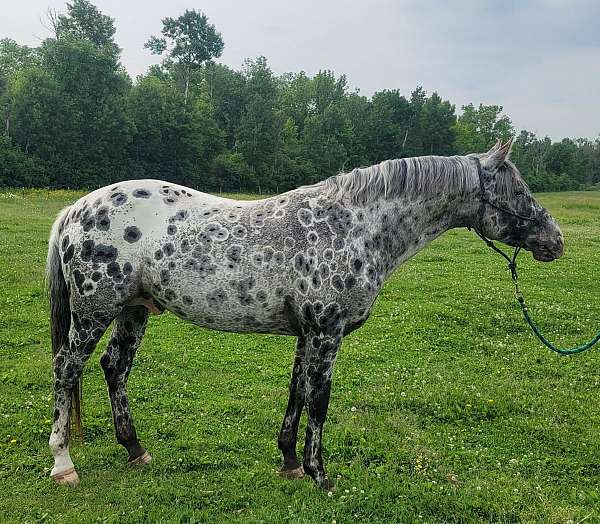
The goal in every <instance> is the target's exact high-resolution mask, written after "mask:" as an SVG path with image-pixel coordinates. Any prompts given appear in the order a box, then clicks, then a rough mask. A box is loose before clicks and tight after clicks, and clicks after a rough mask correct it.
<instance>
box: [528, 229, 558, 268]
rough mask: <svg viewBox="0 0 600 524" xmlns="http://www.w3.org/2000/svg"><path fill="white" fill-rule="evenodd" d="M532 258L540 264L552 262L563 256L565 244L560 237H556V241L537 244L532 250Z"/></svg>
mask: <svg viewBox="0 0 600 524" xmlns="http://www.w3.org/2000/svg"><path fill="white" fill-rule="evenodd" d="M531 251H532V253H533V258H535V259H536V260H539V261H540V262H552V260H556V259H558V258H560V257H562V256H563V253H564V251H565V242H564V240H563V237H562V235H559V236H558V237H556V240H550V241H546V242H544V243H543V244H538V245H537V246H535V247H534V248H533V249H532V250H531Z"/></svg>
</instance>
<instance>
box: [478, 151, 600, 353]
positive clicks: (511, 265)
mask: <svg viewBox="0 0 600 524" xmlns="http://www.w3.org/2000/svg"><path fill="white" fill-rule="evenodd" d="M474 160H475V163H476V164H477V174H478V175H479V192H480V195H479V199H480V204H479V212H478V222H479V229H481V230H482V224H483V217H484V215H485V206H486V205H488V206H491V207H493V208H495V209H497V210H498V211H501V212H502V213H506V214H507V215H511V216H513V217H516V218H520V219H521V220H526V221H528V222H531V223H532V224H535V223H539V221H540V220H539V218H538V217H526V216H524V215H520V214H519V213H515V212H514V211H511V210H510V209H506V208H505V207H503V206H500V205H498V204H496V203H495V202H492V201H491V200H489V199H488V198H487V197H486V196H485V187H484V184H483V178H482V176H481V162H480V161H479V159H478V158H475V159H474ZM467 229H468V230H469V231H470V230H471V228H470V227H467ZM472 229H473V230H474V231H475V233H476V234H477V236H478V237H479V238H481V240H483V241H484V242H485V244H486V245H487V246H488V247H490V248H492V249H493V250H494V251H495V252H496V253H498V254H499V255H502V256H503V257H504V259H505V260H506V261H507V262H508V269H509V270H510V274H511V277H512V281H513V284H514V286H515V297H516V299H517V302H518V303H519V306H521V311H522V312H523V317H524V318H525V321H526V322H527V324H528V325H529V327H530V328H531V330H532V331H533V333H534V334H535V336H536V337H537V338H538V339H539V340H540V341H541V342H542V344H544V345H545V346H546V347H547V348H548V349H550V350H552V351H554V352H555V353H558V354H559V355H575V354H576V353H582V352H584V351H587V350H588V349H591V348H592V347H593V346H595V345H596V344H598V343H599V342H600V331H598V333H596V335H595V336H594V337H592V339H591V340H589V341H588V342H586V343H584V344H581V345H579V346H575V347H573V348H559V347H558V346H555V345H554V344H553V343H552V342H550V341H549V340H548V339H547V338H546V337H545V336H544V334H543V333H542V331H541V329H540V328H539V327H538V325H537V324H536V323H535V322H534V321H533V319H532V318H531V315H530V314H529V308H528V307H527V304H525V297H523V293H521V290H520V288H519V275H518V274H517V255H518V254H519V252H520V251H521V246H517V247H515V251H514V253H513V255H512V257H510V256H509V255H507V254H506V253H505V252H504V251H502V250H501V249H500V248H499V247H497V246H496V245H495V244H494V243H493V242H492V241H491V240H490V239H489V238H487V237H486V236H485V235H484V234H483V233H482V232H481V231H478V229H477V228H472Z"/></svg>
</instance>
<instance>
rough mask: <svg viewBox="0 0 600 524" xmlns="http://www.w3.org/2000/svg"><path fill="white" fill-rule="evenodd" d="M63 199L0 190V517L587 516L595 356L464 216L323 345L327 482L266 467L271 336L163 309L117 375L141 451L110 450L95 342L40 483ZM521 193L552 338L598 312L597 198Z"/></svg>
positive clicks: (594, 484) (280, 351)
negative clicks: (64, 431)
mask: <svg viewBox="0 0 600 524" xmlns="http://www.w3.org/2000/svg"><path fill="white" fill-rule="evenodd" d="M76 196H77V195H76V194H74V193H67V192H53V193H46V192H28V193H26V194H25V198H23V195H21V193H19V194H16V195H13V194H11V193H7V192H5V193H0V279H1V280H0V282H1V286H0V519H3V520H4V521H7V522H21V521H22V522H124V523H134V522H135V523H138V522H203V521H211V522H225V521H241V522H294V523H296V522H306V523H313V522H334V521H335V522H337V523H342V522H382V523H383V522H386V523H389V522H415V521H422V522H448V521H450V522H458V521H461V522H464V521H469V522H470V521H494V522H522V521H525V522H582V521H585V522H600V491H599V488H600V385H599V380H600V351H599V350H592V351H590V352H587V353H584V354H581V355H578V356H575V357H571V358H565V357H559V356H557V355H555V354H553V353H550V352H549V351H548V350H547V349H545V348H543V347H541V346H540V345H539V343H537V342H536V340H535V339H534V338H533V337H532V335H531V334H530V333H529V332H528V330H527V329H526V327H525V324H524V322H523V320H522V318H521V316H520V312H519V311H518V308H517V305H516V303H515V302H514V300H513V296H512V291H511V286H510V278H509V276H508V274H507V271H506V269H505V265H504V264H503V263H502V262H501V260H500V259H499V257H497V256H496V255H494V254H493V253H492V252H491V251H490V250H488V249H486V247H485V246H484V245H483V243H482V242H481V241H479V240H478V239H477V238H476V237H475V235H474V234H472V233H469V232H467V231H464V230H460V231H458V230H457V231H452V232H449V233H447V234H446V235H445V236H443V237H442V238H440V239H438V240H437V241H436V242H434V243H433V244H432V245H431V246H430V247H429V248H427V249H426V250H425V251H423V252H422V253H420V254H419V255H418V256H417V257H415V258H414V259H413V260H412V261H410V262H409V263H407V264H406V265H404V266H402V267H401V268H400V269H399V270H398V272H397V273H396V274H395V276H394V277H393V278H392V279H391V280H390V281H389V282H388V283H387V285H386V286H385V288H384V290H383V293H382V295H381V296H380V298H379V300H378V302H377V303H376V307H375V309H374V312H373V314H372V315H371V318H370V319H369V321H368V322H367V323H366V324H365V326H364V327H363V328H362V329H360V330H358V331H356V332H355V333H353V334H352V335H350V336H349V337H347V339H346V340H345V342H344V345H343V347H342V351H341V354H340V356H339V359H338V363H337V366H336V373H335V377H334V385H333V391H332V401H331V405H330V410H329V417H328V422H327V424H326V426H325V447H324V453H325V460H326V466H328V468H329V473H330V475H331V476H332V477H333V478H337V488H338V489H337V490H336V492H335V493H334V494H333V495H331V496H329V495H328V494H327V493H323V492H321V491H319V490H318V489H317V488H316V487H315V486H314V485H313V483H312V482H311V481H310V480H308V479H304V480H302V481H295V482H292V481H286V480H283V479H281V478H280V477H279V476H278V475H277V470H278V469H279V467H280V455H279V451H278V450H277V442H276V440H277V432H278V430H279V426H280V423H281V419H282V417H283V413H284V410H285V406H286V402H287V385H288V376H289V372H290V367H291V362H292V357H293V347H294V341H293V339H291V338H286V337H275V336H258V335H257V336H252V335H235V334H225V333H219V332H215V331H207V330H204V329H200V328H197V327H194V326H192V325H189V324H186V323H184V322H183V321H181V320H179V319H177V318H176V317H174V316H173V315H171V314H165V315H163V316H161V317H153V318H152V319H151V321H150V325H149V328H148V330H147V334H146V337H145V338H144V342H143V344H142V347H141V348H140V350H139V353H138V357H137V360H136V363H135V365H134V368H133V372H132V374H131V378H130V381H129V392H130V398H131V401H132V407H133V414H134V417H135V420H136V426H137V429H138V434H139V435H140V438H141V440H142V443H143V444H145V445H146V447H147V448H148V450H149V451H150V452H151V453H152V455H153V456H154V458H155V461H154V463H153V464H151V465H150V466H149V467H147V468H146V469H145V470H141V471H138V470H132V469H130V468H128V467H127V466H126V463H125V462H126V453H125V451H124V449H123V448H121V447H120V446H118V445H117V444H116V441H115V438H114V435H113V428H112V422H111V416H110V406H109V402H108V396H107V393H106V388H105V384H104V380H103V375H102V371H101V368H100V365H99V362H98V361H99V357H100V354H101V352H102V350H101V349H100V348H98V350H97V351H96V353H95V354H94V356H93V357H92V359H91V361H90V363H89V364H88V366H87V367H86V370H85V374H84V429H85V436H86V438H85V441H84V442H83V443H75V444H74V445H73V446H72V451H71V454H72V457H73V460H74V462H75V464H76V466H77V468H78V471H79V474H80V476H81V479H82V483H81V485H80V486H79V487H77V488H74V489H69V488H65V487H58V486H55V485H54V484H53V483H52V482H51V481H50V479H49V477H48V471H49V468H50V467H51V465H52V459H51V456H50V452H49V449H48V446H47V440H48V434H49V429H50V418H51V413H52V407H51V399H52V393H51V357H50V343H49V334H48V333H49V332H48V320H47V313H46V300H45V295H44V287H43V268H44V260H45V256H46V249H47V235H48V231H49V228H50V224H51V222H52V220H53V218H54V216H55V214H56V213H57V211H58V210H59V209H60V208H61V207H62V206H64V205H65V204H67V203H69V202H71V201H72V200H73V199H74V198H75V197H76ZM540 200H541V201H542V203H543V204H545V205H546V206H547V207H548V208H549V209H550V210H551V212H552V213H553V214H554V216H555V217H556V218H557V219H558V221H559V223H560V224H561V226H562V228H563V232H564V234H565V239H566V253H565V256H564V257H563V258H562V259H561V260H559V261H558V262H554V263H552V264H542V263H538V262H535V261H533V260H532V258H531V256H530V255H529V254H525V255H523V256H522V258H521V261H520V263H521V279H522V287H523V291H524V293H525V295H526V297H527V298H528V300H529V302H530V306H531V309H532V313H533V315H534V316H535V318H536V319H537V320H538V322H539V323H540V324H541V325H542V326H543V327H544V328H545V330H546V332H547V334H548V335H549V337H550V338H552V339H555V340H558V341H560V342H561V343H564V344H565V345H568V344H573V343H576V342H580V341H583V340H585V339H588V338H590V337H591V336H592V334H593V333H595V332H596V330H598V329H599V328H600V289H599V284H600V193H593V192H587V193H562V194H544V195H540ZM301 432H302V433H303V429H301ZM300 440H301V441H303V439H302V438H301V439H300Z"/></svg>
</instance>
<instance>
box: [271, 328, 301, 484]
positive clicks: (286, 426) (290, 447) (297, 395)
mask: <svg viewBox="0 0 600 524" xmlns="http://www.w3.org/2000/svg"><path fill="white" fill-rule="evenodd" d="M305 353H306V339H305V338H304V337H303V336H300V337H298V342H297V345H296V356H295V358H294V367H293V368H292V377H291V379H290V398H289V400H288V405H287V409H286V412H285V417H284V419H283V424H282V425H281V431H280V433H279V438H278V441H277V443H278V446H279V449H280V450H281V452H282V453H283V467H282V468H281V476H282V477H285V478H289V479H295V478H302V477H303V476H304V470H303V469H302V465H301V464H300V462H299V461H298V457H297V456H296V442H297V440H298V424H299V422H300V416H301V415H302V410H303V409H304V392H305V369H304V358H305Z"/></svg>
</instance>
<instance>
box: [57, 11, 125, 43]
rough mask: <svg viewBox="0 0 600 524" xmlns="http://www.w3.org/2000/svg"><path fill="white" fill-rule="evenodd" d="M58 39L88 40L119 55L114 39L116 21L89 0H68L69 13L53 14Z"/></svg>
mask: <svg viewBox="0 0 600 524" xmlns="http://www.w3.org/2000/svg"><path fill="white" fill-rule="evenodd" d="M51 21H52V24H53V26H54V32H55V35H56V38H57V39H60V38H64V37H71V38H73V39H75V40H87V41H88V42H91V43H92V44H93V45H94V46H95V47H96V48H98V49H104V50H106V51H109V52H111V53H113V54H114V55H118V54H119V52H120V49H119V47H118V46H117V45H116V43H115V41H114V36H115V32H116V29H115V23H114V20H113V19H112V18H111V17H110V16H106V15H104V14H102V13H101V12H100V11H99V10H98V8H97V7H96V6H95V5H94V4H92V3H91V2H89V1H88V0H73V2H72V3H68V2H67V13H66V14H58V15H56V16H53V15H51Z"/></svg>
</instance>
